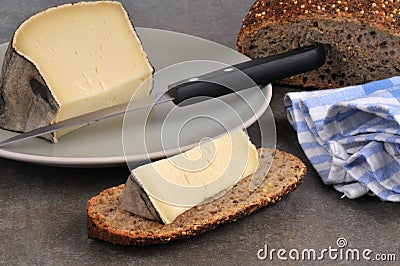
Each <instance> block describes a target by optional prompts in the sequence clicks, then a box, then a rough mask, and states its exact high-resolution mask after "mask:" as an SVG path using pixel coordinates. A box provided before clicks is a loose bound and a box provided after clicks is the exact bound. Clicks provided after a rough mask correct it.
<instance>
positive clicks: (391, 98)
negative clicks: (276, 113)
mask: <svg viewBox="0 0 400 266" xmlns="http://www.w3.org/2000/svg"><path fill="white" fill-rule="evenodd" d="M284 102H285V107H286V111H287V116H288V120H289V122H290V123H291V125H292V126H293V128H294V129H295V130H296V131H297V137H298V140H299V142H300V145H301V147H302V148H303V150H304V153H305V154H306V156H307V157H308V159H309V160H310V162H311V164H312V165H313V166H314V168H315V169H316V170H317V172H318V174H319V175H320V176H321V178H322V181H323V182H324V183H325V184H328V185H333V187H334V188H335V189H336V190H338V191H340V192H342V193H344V195H343V196H346V197H348V198H357V197H360V196H362V195H365V194H370V195H376V196H378V197H379V198H380V199H382V200H385V201H394V202H400V77H393V78H390V79H385V80H379V81H375V82H371V83H367V84H364V85H359V86H350V87H345V88H340V89H330V90H320V91H309V92H293V93H288V94H286V95H285V99H284Z"/></svg>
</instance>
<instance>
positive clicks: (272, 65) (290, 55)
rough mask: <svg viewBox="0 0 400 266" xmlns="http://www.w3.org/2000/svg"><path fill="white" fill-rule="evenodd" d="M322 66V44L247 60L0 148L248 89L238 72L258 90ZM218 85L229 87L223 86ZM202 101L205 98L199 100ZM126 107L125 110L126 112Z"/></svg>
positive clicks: (38, 130) (43, 129)
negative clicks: (153, 108) (144, 110)
mask: <svg viewBox="0 0 400 266" xmlns="http://www.w3.org/2000/svg"><path fill="white" fill-rule="evenodd" d="M324 63H325V49H324V46H323V45H322V44H319V43H317V44H314V45H310V46H305V47H300V48H297V49H294V50H291V51H289V52H285V53H281V54H277V55H272V56H267V57H263V58H257V59H253V60H249V61H246V62H243V63H240V64H237V65H233V66H228V67H225V68H222V69H219V70H216V71H213V72H210V73H207V74H205V75H201V76H198V77H191V78H189V79H185V80H181V81H179V82H176V83H173V84H170V85H168V91H167V92H165V93H158V94H151V95H149V96H144V97H141V98H139V99H137V100H134V101H133V102H131V103H130V104H129V105H128V103H122V104H119V105H115V106H112V107H108V108H104V109H100V110H97V111H94V112H90V113H87V114H83V115H80V116H77V117H73V118H69V119H66V120H63V121H60V122H57V123H53V124H50V125H46V126H43V127H40V128H36V129H33V130H30V131H27V132H24V133H20V134H19V135H16V136H14V137H11V138H8V139H6V140H3V141H1V142H0V146H4V145H7V144H11V143H14V142H17V141H20V140H23V139H28V138H33V137H37V136H41V135H44V134H48V133H51V132H55V131H58V130H62V129H67V128H71V127H76V126H80V125H87V124H91V123H94V122H97V121H101V120H104V119H108V118H111V117H115V116H118V115H122V114H125V113H126V112H132V111H135V110H138V109H142V108H146V107H150V106H153V105H155V104H161V103H165V102H169V101H172V102H173V103H174V104H175V105H177V106H184V105H188V104H192V103H193V102H192V101H188V100H189V99H192V98H197V101H199V100H198V97H199V96H203V97H219V96H223V95H226V94H230V93H234V92H238V91H241V90H244V89H248V88H249V83H248V82H244V81H243V77H240V78H238V76H239V75H238V74H237V73H238V71H239V72H241V73H242V75H243V73H244V74H245V75H247V76H248V77H249V78H251V79H252V80H253V81H254V83H255V84H257V85H259V86H262V85H267V84H269V83H271V82H273V81H276V80H280V79H282V78H286V77H290V76H293V75H296V74H300V73H303V72H306V71H309V70H313V69H315V68H318V67H320V66H322V65H323V64H324ZM221 84H224V85H225V84H229V86H223V85H221ZM202 99H203V100H204V99H206V98H202ZM128 106H129V108H127V107H128Z"/></svg>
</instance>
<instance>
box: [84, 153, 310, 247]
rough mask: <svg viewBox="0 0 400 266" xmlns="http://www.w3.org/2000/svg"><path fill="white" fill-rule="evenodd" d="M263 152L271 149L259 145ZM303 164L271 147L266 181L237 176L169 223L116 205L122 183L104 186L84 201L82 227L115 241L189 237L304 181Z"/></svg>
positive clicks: (156, 241) (274, 198) (163, 240)
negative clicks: (222, 189) (84, 224)
mask: <svg viewBox="0 0 400 266" xmlns="http://www.w3.org/2000/svg"><path fill="white" fill-rule="evenodd" d="M263 152H270V153H271V152H272V151H271V150H265V149H264V150H263ZM305 174H306V167H305V165H304V164H303V163H302V162H301V161H300V159H298V158H297V157H295V156H293V155H291V154H289V153H285V152H282V151H275V154H274V159H273V163H272V166H271V169H270V171H269V172H268V174H267V176H266V178H265V180H264V181H263V182H262V184H261V185H260V186H259V187H257V189H256V190H254V191H250V185H249V184H250V179H251V178H250V177H246V178H244V179H242V180H241V181H240V182H239V183H237V184H236V185H235V186H234V187H233V188H232V189H231V190H229V191H228V192H227V193H226V194H225V195H223V196H222V197H220V198H218V199H216V200H214V201H212V202H209V203H206V204H203V205H199V206H196V207H194V208H192V209H190V210H188V211H187V212H185V213H183V214H182V215H180V216H179V217H178V218H177V219H176V220H175V221H174V222H173V223H171V224H168V225H163V224H160V223H158V222H155V221H151V220H147V219H144V218H141V217H139V216H136V215H132V214H130V213H128V212H126V211H123V210H120V209H119V197H120V195H121V192H122V190H123V187H124V185H120V186H118V187H113V188H109V189H106V190H104V191H103V192H101V193H100V194H99V195H97V196H95V197H93V198H91V199H90V200H89V202H88V205H87V232H88V236H89V238H91V239H98V240H103V241H107V242H111V243H114V244H120V245H139V246H142V245H150V244H165V243H168V242H170V241H171V240H175V239H180V238H187V237H192V236H195V235H199V234H201V233H204V232H206V231H209V230H211V229H213V228H215V227H217V226H218V225H221V224H225V223H229V222H233V221H236V220H238V219H240V218H241V217H243V216H246V215H249V214H251V213H253V212H254V211H256V210H258V209H260V208H261V207H264V206H266V205H269V204H271V203H274V202H276V201H278V200H280V199H281V198H282V197H283V196H284V195H286V194H288V193H289V192H291V191H293V190H294V189H296V188H297V187H298V185H299V184H300V183H301V182H302V181H303V180H304V177H305Z"/></svg>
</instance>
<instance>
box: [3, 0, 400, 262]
mask: <svg viewBox="0 0 400 266" xmlns="http://www.w3.org/2000/svg"><path fill="white" fill-rule="evenodd" d="M66 2H68V1H59V0H58V1H50V0H36V1H15V0H1V1H0V42H1V43H3V42H6V41H9V40H10V37H11V35H12V34H13V31H14V30H15V29H16V27H17V26H18V25H19V24H20V23H21V22H22V21H23V20H24V19H26V18H27V17H29V16H30V15H32V14H34V13H36V12H37V11H40V10H42V9H45V8H47V7H50V6H55V5H58V4H61V3H66ZM122 2H123V4H124V6H125V8H126V9H127V10H128V12H129V13H130V15H131V17H132V19H133V22H134V24H135V26H140V27H150V28H159V29H166V30H172V31H178V32H183V33H187V34H191V35H196V36H200V37H203V38H206V39H210V40H212V41H215V42H218V43H221V44H224V45H226V46H229V47H231V48H233V49H236V48H235V41H236V35H237V33H238V31H239V28H240V25H241V20H242V18H243V17H244V16H245V14H246V12H247V11H248V9H249V7H250V6H251V4H252V3H253V1H252V0H241V1H228V0H204V1H181V0H178V1H177V0H174V1H172V0H168V1H167V0H165V1H145V0H138V1H122ZM296 90H298V89H296V88H282V87H274V96H273V101H272V109H273V112H274V114H275V119H276V124H277V130H278V144H277V146H278V148H279V149H281V150H284V151H287V152H291V153H293V154H295V155H297V156H299V157H300V158H301V159H302V160H303V161H304V162H305V163H306V164H307V166H308V169H309V170H308V173H307V178H306V181H305V182H304V184H303V185H301V186H300V187H299V188H298V189H297V190H296V191H295V192H293V193H292V194H290V195H289V196H287V197H285V198H284V199H283V200H282V201H280V202H278V203H276V204H274V205H272V206H269V207H266V208H264V209H262V210H260V211H258V212H256V213H254V214H253V215H250V216H248V217H246V218H244V219H241V220H239V221H238V222H235V223H232V224H227V225H224V226H220V227H219V228H217V229H215V230H213V231H210V232H208V233H205V234H203V235H201V236H198V237H195V238H191V239H185V240H179V241H175V242H172V243H169V244H167V245H155V246H147V247H121V246H118V245H112V244H108V243H104V242H100V241H93V240H90V239H88V238H87V235H86V228H85V220H86V214H85V207H86V202H87V200H88V199H89V198H90V197H92V196H94V195H97V194H98V193H99V192H100V191H102V190H103V189H105V188H108V187H111V186H114V185H118V184H121V183H123V182H124V181H125V180H126V177H127V175H128V169H127V168H126V167H118V168H109V169H101V168H99V169H67V168H56V167H46V166H38V165H31V164H26V163H21V162H15V161H10V160H6V159H0V191H1V193H0V264H4V265H15V264H36V265H43V264H74V265H78V264H79V265H80V264H111V265H121V264H144V265H147V264H156V265H165V264H168V265H178V264H179V265H182V264H183V265H187V264H194V265H197V264H200V265H215V264H218V265H242V264H244V263H246V264H251V265H255V264H260V265H265V264H267V263H270V261H268V260H266V261H259V260H258V259H257V250H259V249H260V248H263V247H264V245H265V244H268V246H269V248H275V249H279V248H284V249H286V250H290V249H292V248H297V249H300V250H301V249H304V248H314V249H317V250H320V249H322V248H328V247H329V246H332V247H333V248H336V240H337V238H338V237H345V238H346V239H347V241H348V246H349V247H351V248H359V249H364V248H370V249H372V250H373V251H374V252H376V253H378V252H381V253H396V255H397V260H398V261H399V260H400V249H399V239H400V230H399V221H400V212H399V206H398V204H393V203H385V202H381V201H379V200H378V199H376V198H372V197H363V198H361V199H357V200H348V199H340V197H341V195H340V194H339V193H337V192H336V191H334V190H333V188H331V187H328V186H324V185H323V184H322V183H321V181H320V178H319V177H318V175H317V174H316V172H315V171H314V170H313V169H312V167H311V166H310V164H309V162H308V161H307V159H306V158H305V156H304V154H303V152H302V151H301V149H300V147H299V145H298V143H297V139H296V136H295V132H294V131H293V129H292V128H291V127H290V126H289V124H288V122H287V120H286V116H285V113H284V109H283V104H282V100H283V95H284V93H286V92H289V91H296ZM257 130H258V129H257V126H256V125H254V126H252V127H251V129H250V134H251V135H257ZM273 262H275V263H277V262H278V261H277V259H276V257H275V260H274V261H273ZM324 262H325V263H326V264H332V265H337V264H342V263H349V264H353V263H354V262H344V261H329V260H328V259H325V260H324ZM298 263H301V264H304V263H307V264H310V262H304V261H303V262H298ZM360 264H362V265H365V262H362V263H360ZM371 264H374V263H372V262H371ZM380 264H382V265H383V264H384V263H380ZM391 265H394V263H391Z"/></svg>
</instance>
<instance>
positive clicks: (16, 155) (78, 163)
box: [0, 27, 272, 168]
mask: <svg viewBox="0 0 400 266" xmlns="http://www.w3.org/2000/svg"><path fill="white" fill-rule="evenodd" d="M135 30H138V31H142V30H143V31H160V32H166V33H168V34H176V35H181V36H185V37H188V38H192V39H198V40H201V41H203V42H209V43H211V44H213V45H216V46H220V47H223V48H225V49H226V48H228V49H230V50H232V51H235V50H234V49H232V48H230V47H228V46H225V45H223V44H220V43H217V42H214V41H211V40H208V39H204V38H202V37H198V36H194V35H190V34H186V33H181V32H176V31H170V30H164V29H155V28H146V27H135ZM138 35H140V34H138ZM8 44H9V42H5V43H2V44H0V45H8ZM237 53H238V55H241V56H242V57H243V61H245V60H246V59H248V60H250V58H249V57H247V56H246V55H243V54H241V53H239V52H237ZM264 87H267V90H269V93H267V95H268V97H267V101H266V104H263V106H262V107H261V108H260V109H259V110H257V112H256V113H255V115H254V116H252V117H251V118H250V119H248V120H247V121H245V123H244V127H242V128H248V127H249V126H251V125H252V124H254V123H255V122H256V121H257V120H258V118H259V117H260V116H261V115H262V114H263V113H265V111H266V110H267V109H268V107H269V105H270V101H271V97H272V85H271V84H268V85H266V86H264ZM193 145H195V144H193ZM188 146H191V145H188ZM153 154H154V155H153V156H152V157H151V158H160V157H163V155H164V152H163V151H159V152H154V153H153ZM140 156H141V155H140ZM140 156H139V155H138V156H135V157H138V158H135V159H134V160H133V162H141V161H145V160H148V158H150V157H149V155H144V154H143V157H142V158H140ZM0 157H2V158H5V159H10V160H14V161H19V162H26V163H32V164H39V165H47V166H57V167H79V168H81V167H88V168H90V167H114V166H122V165H126V164H127V163H126V156H125V154H122V155H118V156H105V157H87V156H85V157H77V156H73V157H72V156H71V157H69V156H65V157H60V156H46V155H36V154H27V153H21V152H15V151H10V150H7V149H4V148H0ZM130 162H132V161H131V160H130Z"/></svg>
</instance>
